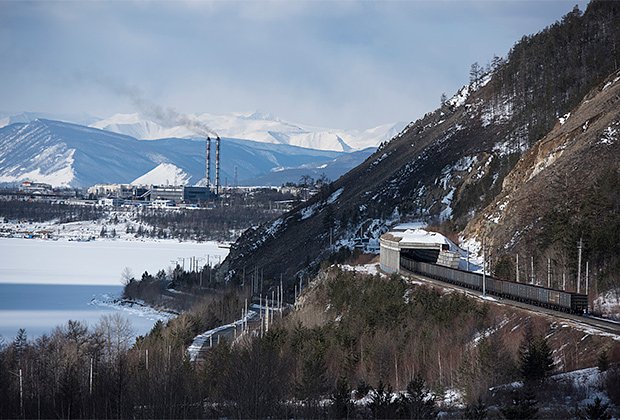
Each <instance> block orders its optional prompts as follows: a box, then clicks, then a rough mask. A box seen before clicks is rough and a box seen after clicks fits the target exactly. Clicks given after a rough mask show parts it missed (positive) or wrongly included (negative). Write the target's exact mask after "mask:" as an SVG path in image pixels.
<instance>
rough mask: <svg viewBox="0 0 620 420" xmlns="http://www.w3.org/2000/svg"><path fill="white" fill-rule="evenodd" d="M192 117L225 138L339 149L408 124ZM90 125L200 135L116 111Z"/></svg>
mask: <svg viewBox="0 0 620 420" xmlns="http://www.w3.org/2000/svg"><path fill="white" fill-rule="evenodd" d="M189 119H190V120H191V121H192V122H194V123H195V124H200V125H201V126H204V127H208V128H209V129H211V130H212V131H214V132H216V133H218V134H219V135H220V136H222V137H229V138H238V139H246V140H253V141H258V142H262V143H272V144H288V145H291V146H299V147H305V148H309V149H318V150H334V151H339V152H349V151H353V150H362V149H366V148H368V147H377V146H378V145H379V144H380V143H381V142H383V141H386V140H389V139H391V138H392V137H394V136H395V135H396V134H398V133H399V132H400V131H401V130H402V129H403V128H404V127H405V125H406V124H405V123H402V122H398V123H394V124H385V125H381V126H378V127H373V128H369V129H367V130H342V129H331V128H321V127H312V126H308V125H303V124H295V123H291V122H286V121H283V120H281V119H279V118H277V117H274V116H273V115H270V114H266V113H261V112H255V113H251V114H230V115H211V114H199V115H190V116H189ZM90 126H91V127H93V128H100V129H102V130H107V131H112V132H115V133H119V134H126V135H129V136H132V137H135V138H137V139H142V140H154V139H161V138H169V137H178V138H191V137H196V136H197V133H196V131H195V130H193V129H192V128H191V127H188V126H187V125H183V124H168V125H164V124H162V123H161V122H158V121H154V120H153V119H149V118H148V117H145V116H143V115H140V114H137V113H136V114H116V115H113V116H112V117H110V118H106V119H103V120H100V121H97V122H95V123H93V124H91V125H90ZM198 134H199V133H198Z"/></svg>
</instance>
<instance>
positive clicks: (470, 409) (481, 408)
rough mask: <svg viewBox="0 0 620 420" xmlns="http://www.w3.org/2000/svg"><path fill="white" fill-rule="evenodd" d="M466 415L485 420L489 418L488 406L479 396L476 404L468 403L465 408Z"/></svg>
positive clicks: (472, 418) (474, 419)
mask: <svg viewBox="0 0 620 420" xmlns="http://www.w3.org/2000/svg"><path fill="white" fill-rule="evenodd" d="M464 416H465V418H466V419H468V420H483V419H486V418H487V406H486V404H485V403H484V402H483V401H482V398H480V397H478V401H477V402H476V403H475V404H468V405H467V407H466V408H465V413H464Z"/></svg>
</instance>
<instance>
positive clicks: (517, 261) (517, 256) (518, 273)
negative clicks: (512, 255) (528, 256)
mask: <svg viewBox="0 0 620 420" xmlns="http://www.w3.org/2000/svg"><path fill="white" fill-rule="evenodd" d="M516 271H517V283H519V254H517V270H516Z"/></svg>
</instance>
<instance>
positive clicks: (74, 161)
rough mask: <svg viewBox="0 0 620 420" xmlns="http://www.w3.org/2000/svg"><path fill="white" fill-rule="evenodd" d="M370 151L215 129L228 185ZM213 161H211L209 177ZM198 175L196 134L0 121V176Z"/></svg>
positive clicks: (70, 182) (85, 181)
mask: <svg viewBox="0 0 620 420" xmlns="http://www.w3.org/2000/svg"><path fill="white" fill-rule="evenodd" d="M373 150H374V148H370V149H365V150H362V151H354V152H349V153H345V152H337V151H329V150H315V149H308V148H302V147H297V146H291V145H288V144H269V143H261V142H257V141H249V140H241V139H234V138H227V137H224V136H222V142H221V182H222V185H226V184H228V185H232V184H234V183H235V175H236V178H237V183H238V184H239V185H281V184H282V183H284V182H289V181H291V182H295V181H298V180H299V179H300V177H301V176H302V175H309V176H313V177H318V176H320V175H322V174H324V175H325V176H327V177H328V178H330V179H336V178H338V177H339V176H341V175H342V174H344V173H345V172H347V171H348V170H350V169H351V168H353V167H355V166H357V165H358V164H359V163H361V162H363V161H364V160H365V159H366V158H367V157H368V156H369V155H370V154H371V153H372V151H373ZM213 155H214V153H212V156H211V158H212V159H214V156H213ZM214 167H215V165H214V161H213V160H212V165H211V170H212V173H211V177H212V180H213V179H214ZM204 177H205V142H204V140H202V139H198V138H166V139H159V140H150V141H144V140H138V139H136V138H134V137H131V136H127V135H124V134H117V133H113V132H111V131H105V130H101V129H97V128H92V127H87V126H83V125H78V124H72V123H67V122H61V121H55V120H48V119H42V118H41V119H35V120H33V121H30V122H17V123H13V124H10V125H7V126H5V127H3V128H0V183H17V182H21V181H24V180H31V181H37V182H45V183H48V184H51V185H53V186H74V187H87V186H90V185H93V184H97V183H131V182H134V183H141V184H200V183H201V180H204ZM202 182H204V181H202Z"/></svg>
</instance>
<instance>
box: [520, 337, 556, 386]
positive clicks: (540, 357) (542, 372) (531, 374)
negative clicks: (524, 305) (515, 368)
mask: <svg viewBox="0 0 620 420" xmlns="http://www.w3.org/2000/svg"><path fill="white" fill-rule="evenodd" d="M553 366H554V362H553V357H552V356H551V349H550V348H549V344H548V343H547V340H546V339H545V338H544V337H542V336H535V335H534V333H533V332H532V328H531V326H530V325H528V326H527V328H526V333H525V337H523V341H522V342H521V346H520V348H519V370H520V373H521V376H522V377H523V380H524V381H525V382H537V381H543V380H544V379H545V378H546V377H547V376H548V375H549V374H550V373H551V372H552V371H553Z"/></svg>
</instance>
